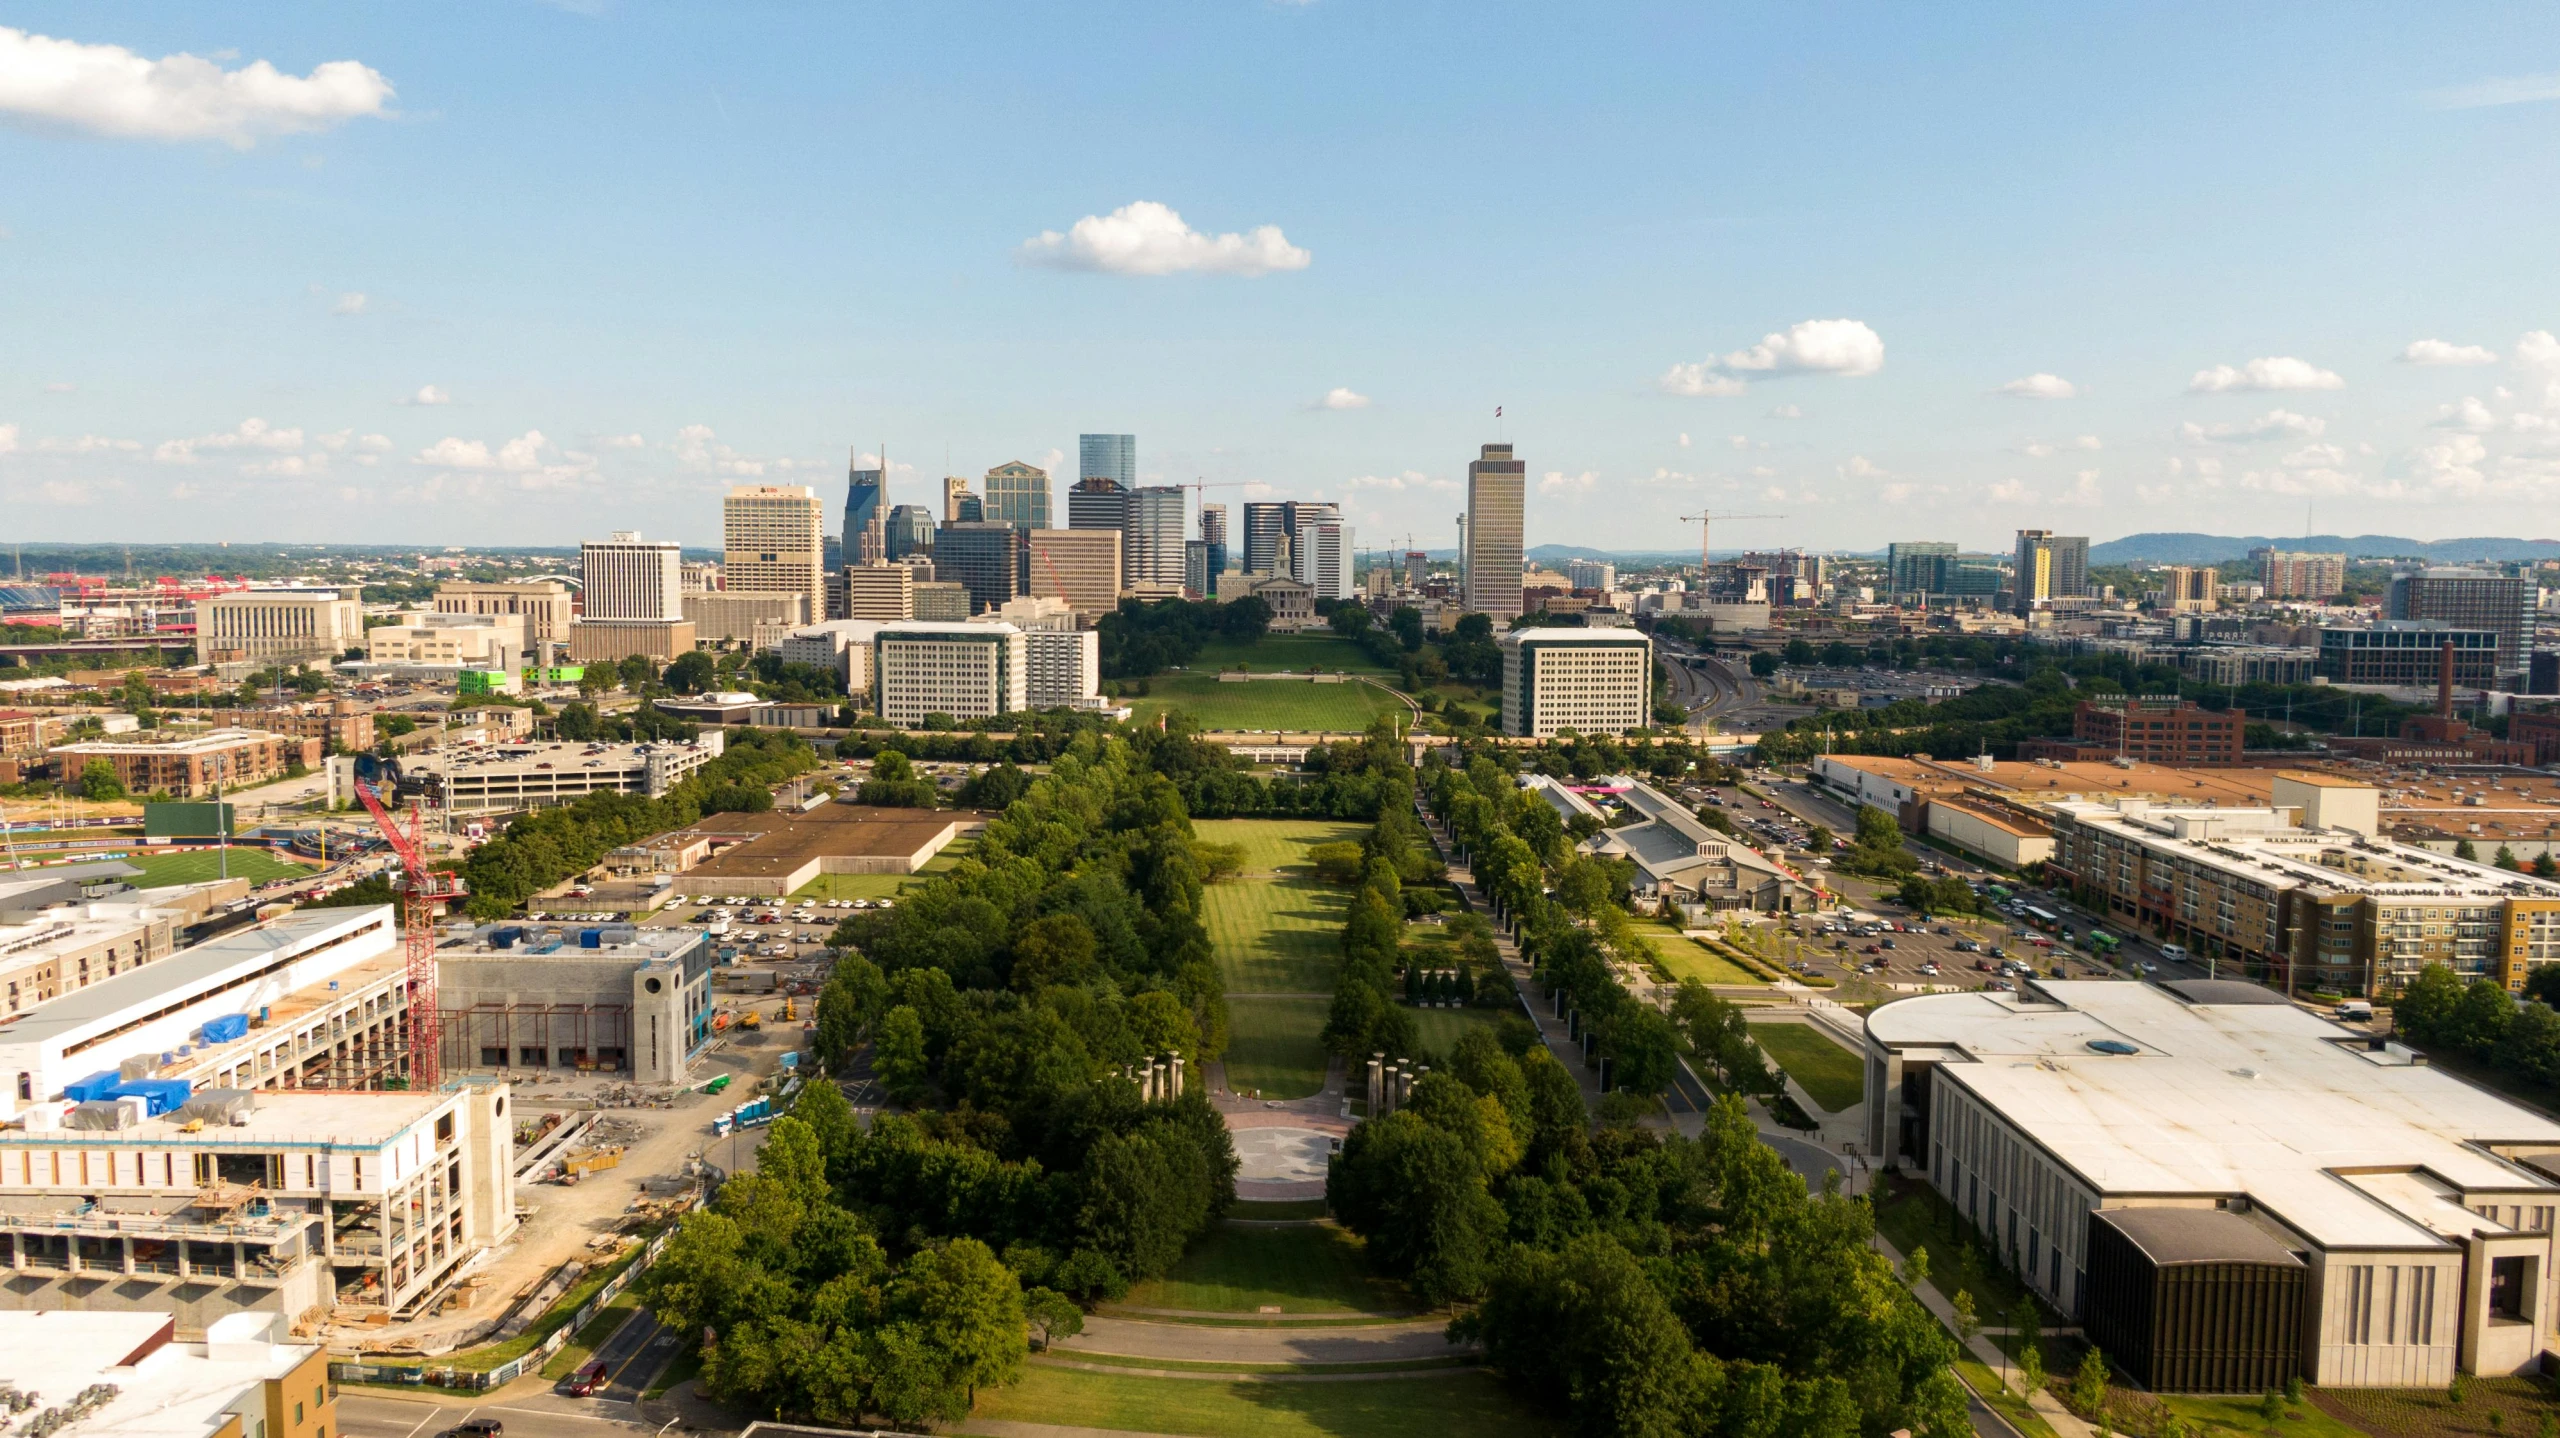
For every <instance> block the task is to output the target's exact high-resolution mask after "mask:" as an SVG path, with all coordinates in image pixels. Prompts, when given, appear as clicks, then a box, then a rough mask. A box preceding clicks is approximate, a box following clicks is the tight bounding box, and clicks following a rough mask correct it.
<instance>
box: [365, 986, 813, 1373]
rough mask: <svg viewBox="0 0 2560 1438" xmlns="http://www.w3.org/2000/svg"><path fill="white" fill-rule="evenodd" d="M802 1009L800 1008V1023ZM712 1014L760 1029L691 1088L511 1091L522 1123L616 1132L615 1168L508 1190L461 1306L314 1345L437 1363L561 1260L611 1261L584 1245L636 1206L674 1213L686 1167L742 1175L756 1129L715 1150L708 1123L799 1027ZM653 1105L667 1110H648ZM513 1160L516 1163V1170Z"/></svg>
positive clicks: (738, 1039) (721, 1039)
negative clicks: (588, 1114) (552, 1117)
mask: <svg viewBox="0 0 2560 1438" xmlns="http://www.w3.org/2000/svg"><path fill="white" fill-rule="evenodd" d="M807 1004H808V1001H807V1000H805V999H803V1000H802V1001H801V1006H802V1009H803V1011H804V1012H805V1010H806V1008H807ZM723 1006H724V1007H730V1008H733V1010H735V1011H738V1012H743V1011H745V1010H746V1009H747V1008H749V1007H753V1008H756V1009H758V1010H760V1011H761V1013H762V1016H763V1025H764V1026H763V1027H762V1028H761V1029H758V1030H752V1031H741V1030H739V1029H737V1028H735V1027H732V1028H731V1029H729V1030H728V1031H727V1032H725V1033H722V1034H720V1035H719V1036H718V1037H716V1038H715V1039H714V1040H713V1041H712V1044H711V1046H710V1047H709V1048H708V1049H706V1050H704V1052H703V1053H702V1055H701V1057H699V1058H698V1059H696V1060H695V1062H694V1065H693V1075H692V1077H693V1082H694V1084H695V1085H696V1086H697V1087H694V1088H687V1089H682V1090H677V1091H674V1092H673V1093H672V1094H670V1093H669V1092H668V1091H667V1090H665V1089H663V1088H645V1089H644V1088H641V1087H639V1086H636V1085H631V1084H621V1083H614V1082H611V1081H608V1080H603V1079H599V1078H597V1077H594V1076H589V1075H579V1076H576V1077H562V1078H558V1079H554V1080H550V1081H541V1080H536V1081H533V1082H526V1081H524V1080H521V1079H519V1080H517V1081H516V1082H515V1085H514V1100H515V1101H514V1110H515V1112H516V1114H517V1115H518V1116H519V1117H520V1118H521V1119H523V1120H525V1121H527V1122H530V1121H533V1120H535V1119H537V1118H538V1117H539V1116H541V1115H542V1114H545V1113H560V1114H562V1115H563V1122H569V1121H574V1120H575V1119H576V1118H577V1117H578V1116H580V1114H581V1113H582V1112H584V1111H587V1110H596V1111H598V1112H599V1113H600V1114H601V1116H602V1118H603V1119H604V1120H606V1121H607V1123H606V1125H605V1126H606V1127H608V1128H610V1127H613V1126H615V1125H620V1126H627V1128H628V1129H629V1130H631V1132H630V1133H629V1134H628V1135H627V1136H622V1137H620V1139H619V1141H621V1142H622V1143H623V1144H624V1148H623V1152H622V1156H621V1162H620V1163H619V1164H618V1165H617V1166H615V1167H613V1168H609V1169H605V1170H602V1171H600V1172H594V1173H590V1174H587V1175H586V1176H584V1177H582V1178H581V1179H580V1180H579V1181H578V1182H577V1183H576V1184H574V1185H566V1184H560V1183H525V1182H522V1181H521V1180H520V1181H519V1182H518V1183H517V1184H516V1190H515V1198H516V1210H517V1218H518V1223H517V1228H516V1233H515V1236H514V1237H513V1238H512V1239H510V1240H509V1241H508V1242H507V1243H505V1244H503V1245H501V1246H500V1247H498V1248H496V1249H494V1250H492V1251H491V1252H490V1253H489V1254H487V1255H486V1256H485V1257H483V1258H482V1259H481V1260H480V1262H479V1264H478V1266H477V1267H475V1268H473V1269H472V1270H471V1271H470V1272H469V1274H468V1275H467V1276H466V1277H465V1279H464V1282H463V1284H462V1285H461V1286H458V1287H457V1289H456V1290H455V1291H456V1292H458V1293H464V1294H468V1295H470V1301H468V1302H467V1303H465V1304H463V1305H461V1306H458V1307H454V1308H451V1309H449V1310H446V1311H442V1312H436V1313H431V1314H428V1315H426V1316H424V1317H421V1318H417V1319H413V1320H411V1321H409V1322H406V1323H395V1324H390V1325H386V1326H383V1327H370V1326H358V1325H332V1326H331V1327H330V1328H329V1329H328V1330H327V1332H326V1335H325V1337H324V1339H323V1341H324V1342H326V1343H327V1344H328V1346H329V1347H330V1348H331V1349H333V1350H335V1351H339V1352H347V1351H351V1350H360V1351H361V1352H362V1353H363V1354H364V1355H366V1356H368V1357H382V1358H394V1359H396V1358H399V1357H403V1356H410V1357H415V1356H428V1357H434V1356H440V1355H443V1354H445V1353H447V1352H449V1351H451V1350H452V1349H454V1348H455V1347H456V1346H457V1345H458V1344H459V1343H460V1342H462V1341H463V1339H464V1338H465V1336H466V1335H468V1334H470V1333H471V1330H473V1329H475V1328H478V1327H481V1326H482V1325H485V1324H487V1323H489V1322H490V1321H492V1320H494V1319H496V1318H498V1317H500V1316H501V1315H504V1314H505V1313H506V1312H507V1310H508V1308H509V1307H510V1306H512V1305H513V1304H514V1303H515V1302H516V1301H517V1298H518V1296H519V1295H520V1294H522V1293H525V1292H528V1291H531V1290H532V1289H534V1288H535V1287H536V1286H537V1285H539V1284H540V1283H541V1282H542V1281H543V1279H544V1277H545V1276H546V1275H548V1274H550V1273H551V1272H552V1271H553V1270H555V1269H557V1268H558V1267H559V1266H560V1265H561V1264H563V1263H567V1262H569V1261H570V1260H572V1259H575V1260H579V1261H582V1262H586V1263H588V1264H590V1265H594V1264H597V1263H602V1262H607V1261H610V1259H611V1258H612V1257H613V1256H614V1250H612V1249H606V1248H601V1247H590V1246H589V1245H590V1243H591V1242H592V1241H593V1240H596V1239H598V1238H601V1237H603V1236H605V1235H608V1234H613V1233H619V1232H624V1231H626V1230H627V1229H629V1228H630V1227H633V1226H635V1224H636V1223H639V1222H645V1221H646V1219H647V1217H648V1215H647V1214H646V1213H645V1212H643V1211H642V1210H643V1204H644V1200H646V1201H651V1202H654V1203H660V1204H663V1203H665V1202H667V1201H669V1200H674V1201H677V1202H681V1201H682V1200H683V1199H684V1198H685V1197H686V1196H687V1195H688V1194H689V1193H690V1192H691V1191H692V1190H691V1188H690V1187H689V1186H683V1185H680V1184H678V1183H675V1182H670V1180H678V1179H681V1178H683V1176H684V1175H685V1173H686V1171H687V1167H688V1164H689V1163H690V1162H691V1161H692V1160H694V1159H697V1158H698V1159H701V1160H703V1161H704V1162H706V1163H709V1164H711V1165H713V1166H716V1167H718V1168H720V1169H722V1170H724V1171H730V1172H736V1171H740V1170H742V1169H752V1168H753V1167H754V1161H755V1150H756V1147H757V1146H758V1145H759V1144H761V1143H762V1141H763V1139H764V1133H765V1131H764V1130H763V1129H761V1128H758V1129H753V1130H750V1131H748V1132H746V1133H744V1134H738V1135H733V1136H732V1137H727V1138H717V1139H715V1138H714V1137H712V1133H711V1121H712V1119H713V1118H714V1117H716V1116H718V1115H720V1114H723V1113H726V1112H728V1111H729V1110H731V1109H733V1108H736V1107H737V1106H738V1105H739V1104H740V1103H741V1102H743V1101H745V1099H746V1098H747V1097H748V1096H749V1094H750V1093H751V1092H752V1091H753V1088H754V1083H753V1080H757V1079H762V1078H765V1077H767V1076H769V1075H771V1074H773V1073H775V1072H776V1071H778V1070H779V1069H780V1067H781V1063H782V1055H783V1054H784V1053H786V1052H788V1051H790V1050H791V1049H792V1048H794V1047H795V1046H797V1045H799V1044H800V1043H802V1042H803V1041H804V1038H805V1035H804V1033H803V1031H802V1026H801V1025H800V1024H799V1023H796V1022H794V1023H788V1024H785V1023H782V1022H779V1021H778V1020H777V1019H776V1018H775V1017H774V1016H775V1014H776V1013H777V1012H778V1011H779V1009H780V1008H781V1001H780V1000H779V999H768V1000H762V1001H759V1002H757V1003H754V1004H753V1005H750V1004H748V1003H747V1002H746V1001H745V1000H743V999H738V1000H731V1001H728V1002H726V1003H724V1005H723ZM723 1074H728V1075H731V1076H732V1077H733V1079H734V1082H732V1083H731V1084H730V1085H729V1087H728V1089H727V1091H726V1092H724V1093H719V1094H706V1093H703V1092H701V1091H700V1089H699V1087H698V1086H699V1085H701V1084H704V1083H708V1082H710V1081H711V1080H713V1079H715V1078H718V1077H719V1076H721V1075H723ZM634 1099H637V1100H639V1101H640V1102H639V1103H638V1104H637V1106H632V1103H631V1101H632V1100H634ZM616 1100H619V1101H616ZM660 1102H664V1103H665V1104H666V1105H667V1106H665V1107H658V1106H655V1105H656V1104H658V1103H660ZM523 1152H524V1151H523V1150H520V1151H519V1153H518V1166H519V1170H520V1171H521V1169H522V1159H523ZM650 1180H656V1182H655V1183H654V1184H651V1183H650V1182H649V1181H650ZM644 1185H645V1187H644Z"/></svg>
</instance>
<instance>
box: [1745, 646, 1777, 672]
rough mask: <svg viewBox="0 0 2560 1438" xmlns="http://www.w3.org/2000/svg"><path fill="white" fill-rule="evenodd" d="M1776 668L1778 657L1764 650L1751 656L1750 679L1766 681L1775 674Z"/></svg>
mask: <svg viewBox="0 0 2560 1438" xmlns="http://www.w3.org/2000/svg"><path fill="white" fill-rule="evenodd" d="M1778 668H1779V659H1778V656H1777V655H1775V654H1772V653H1769V652H1768V651H1767V650H1765V649H1764V650H1761V651H1760V652H1758V653H1756V654H1753V655H1752V656H1751V677H1753V678H1754V679H1766V678H1768V677H1769V676H1770V675H1772V674H1775V673H1777V672H1778Z"/></svg>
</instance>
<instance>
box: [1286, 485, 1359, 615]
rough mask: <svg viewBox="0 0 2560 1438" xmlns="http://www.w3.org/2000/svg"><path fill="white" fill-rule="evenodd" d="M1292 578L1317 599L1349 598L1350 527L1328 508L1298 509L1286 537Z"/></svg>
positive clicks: (1316, 506)
mask: <svg viewBox="0 0 2560 1438" xmlns="http://www.w3.org/2000/svg"><path fill="white" fill-rule="evenodd" d="M1289 556H1290V561H1291V563H1290V571H1289V575H1290V577H1291V578H1292V579H1295V580H1297V581H1298V582H1299V583H1301V584H1304V585H1306V586H1307V587H1308V588H1309V589H1312V590H1314V591H1315V593H1314V595H1313V596H1312V597H1314V598H1317V599H1347V598H1349V597H1351V562H1352V559H1353V557H1354V556H1353V552H1352V548H1351V527H1350V526H1349V525H1346V524H1344V523H1343V522H1342V516H1341V515H1340V514H1339V513H1337V512H1335V511H1334V510H1333V509H1332V507H1331V506H1329V505H1325V506H1319V505H1311V504H1302V505H1300V506H1298V524H1297V527H1296V529H1295V531H1294V532H1292V533H1291V535H1290V536H1289Z"/></svg>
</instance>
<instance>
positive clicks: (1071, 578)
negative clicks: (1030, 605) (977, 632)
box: [1025, 529, 1128, 620]
mask: <svg viewBox="0 0 2560 1438" xmlns="http://www.w3.org/2000/svg"><path fill="white" fill-rule="evenodd" d="M1127 537H1128V536H1126V535H1125V534H1123V533H1122V532H1121V531H1119V530H1116V529H1035V530H1033V531H1031V538H1030V545H1031V583H1030V585H1029V586H1028V588H1027V589H1026V590H1025V592H1026V593H1028V594H1030V595H1031V596H1033V597H1034V598H1039V599H1063V600H1065V601H1066V602H1067V604H1068V606H1069V607H1070V608H1072V609H1074V610H1075V612H1076V617H1077V618H1079V619H1086V620H1092V619H1098V618H1100V617H1102V616H1103V615H1105V614H1108V613H1110V612H1111V611H1112V610H1114V609H1116V608H1118V607H1119V605H1120V590H1121V587H1122V583H1123V581H1122V577H1121V576H1122V574H1123V572H1124V571H1123V568H1122V564H1121V558H1120V546H1121V544H1122V542H1123V541H1124V540H1125V539H1127Z"/></svg>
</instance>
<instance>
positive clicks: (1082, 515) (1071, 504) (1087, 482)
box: [1067, 436, 1129, 593]
mask: <svg viewBox="0 0 2560 1438" xmlns="http://www.w3.org/2000/svg"><path fill="white" fill-rule="evenodd" d="M1097 437H1098V436H1087V438H1097ZM1067 528H1069V529H1082V530H1088V531H1093V530H1106V529H1107V530H1110V531H1112V532H1114V533H1116V534H1118V535H1120V537H1121V539H1120V547H1119V549H1118V550H1116V551H1115V553H1116V554H1117V555H1118V558H1117V559H1116V560H1115V561H1114V562H1115V563H1117V564H1121V565H1126V563H1127V562H1128V557H1129V487H1128V486H1127V485H1124V484H1122V483H1121V482H1120V481H1118V480H1116V479H1113V478H1112V477H1111V476H1109V475H1107V474H1097V475H1088V476H1086V477H1085V478H1083V479H1079V480H1077V481H1076V482H1075V483H1074V484H1073V485H1071V486H1069V488H1068V490H1067ZM1128 584H1129V576H1128V574H1127V573H1126V572H1125V570H1123V571H1122V572H1120V573H1117V574H1116V575H1115V576H1114V578H1113V582H1112V589H1113V592H1115V593H1116V592H1118V591H1119V590H1122V589H1125V588H1127V587H1128Z"/></svg>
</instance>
